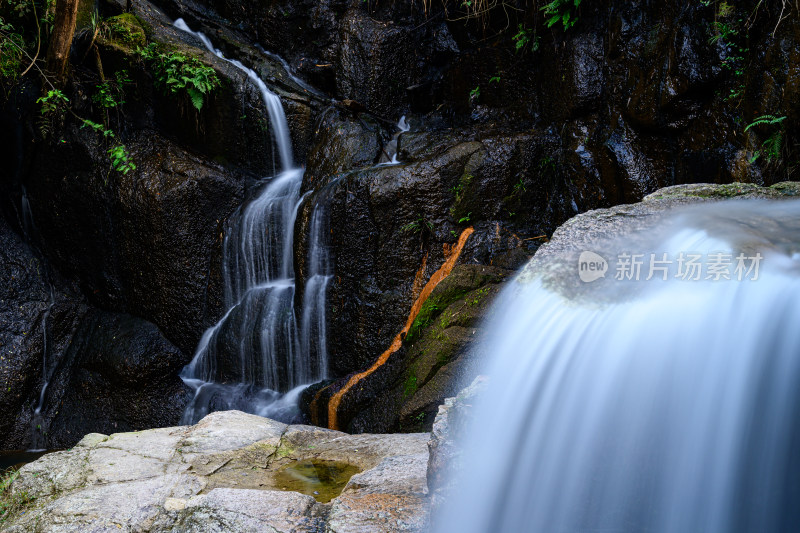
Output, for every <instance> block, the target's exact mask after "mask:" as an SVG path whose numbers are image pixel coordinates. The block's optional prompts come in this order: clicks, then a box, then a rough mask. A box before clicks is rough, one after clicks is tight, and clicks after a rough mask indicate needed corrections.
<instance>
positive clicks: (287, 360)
mask: <svg viewBox="0 0 800 533" xmlns="http://www.w3.org/2000/svg"><path fill="white" fill-rule="evenodd" d="M175 27H176V28H178V29H180V30H182V31H185V32H187V33H189V34H191V35H193V36H195V37H196V38H198V39H199V40H200V41H201V42H202V43H203V44H204V45H205V46H206V48H208V50H209V51H211V52H212V53H214V54H215V55H216V56H217V57H219V58H221V59H223V60H225V61H228V62H229V63H231V64H232V65H234V66H236V67H237V68H238V69H240V70H241V71H242V72H244V73H245V74H247V76H248V78H249V80H250V81H251V82H252V83H253V84H254V85H255V86H256V87H257V88H258V90H259V91H260V93H261V96H262V98H263V101H264V104H265V107H266V109H267V112H268V114H269V119H270V125H271V128H270V129H271V131H272V133H273V140H274V142H275V145H276V147H277V153H278V155H279V157H280V170H279V171H277V172H273V174H274V177H272V178H268V179H266V180H265V184H264V185H262V189H261V191H260V192H259V194H258V195H257V196H256V197H255V198H254V199H253V200H252V201H250V202H249V203H248V204H246V205H245V206H243V207H242V208H241V209H240V212H239V213H238V215H237V216H236V217H235V219H234V221H233V223H232V224H229V226H228V229H227V231H226V234H225V239H224V247H223V277H224V281H225V305H226V308H227V312H226V313H225V315H224V316H223V317H222V318H221V319H220V321H219V322H218V323H217V324H216V325H214V326H213V327H212V328H209V329H208V330H207V331H206V332H205V333H204V335H203V336H202V338H201V340H200V343H199V345H198V347H197V350H196V352H195V356H194V358H193V360H192V361H191V363H189V365H187V366H186V368H184V369H183V372H182V374H181V377H182V378H183V380H184V382H185V383H187V384H188V385H189V386H190V387H191V388H192V389H194V391H195V395H194V398H193V400H192V402H191V403H190V405H189V406H188V407H187V409H186V411H185V413H184V417H183V421H182V423H184V424H191V423H195V422H197V421H198V420H200V419H201V418H202V417H203V416H205V415H206V414H208V413H209V412H211V411H217V410H226V409H239V410H242V411H246V412H250V413H254V414H258V415H261V416H268V417H270V418H275V419H278V420H282V421H286V422H291V421H293V420H294V419H296V417H297V416H298V415H299V410H298V408H297V400H298V398H299V395H300V393H301V392H302V390H303V389H304V388H305V387H306V386H308V385H309V384H311V383H314V382H317V381H319V380H321V379H323V378H325V377H326V375H327V353H326V339H325V297H326V291H327V284H328V281H329V280H330V279H331V272H330V261H329V260H328V258H327V254H328V251H327V247H326V246H325V243H324V238H325V233H326V232H325V231H324V228H323V227H321V225H323V224H325V223H326V222H327V219H326V217H325V216H324V213H322V212H318V211H320V209H321V208H317V209H316V210H315V211H314V213H313V214H312V224H311V235H310V239H309V265H310V277H309V279H308V280H307V281H306V285H305V287H306V288H305V293H304V295H303V299H302V301H303V315H302V317H301V318H302V320H301V321H300V323H299V324H298V320H297V317H296V316H295V310H294V302H295V280H294V263H293V257H294V256H293V252H294V246H293V244H294V229H295V221H296V218H297V213H298V209H299V207H300V204H301V201H302V198H301V197H300V186H301V184H302V179H303V169H302V168H300V167H297V166H295V165H294V162H293V159H292V145H291V139H290V136H289V126H288V124H287V121H286V115H285V113H284V110H283V106H282V105H281V101H280V98H279V97H278V96H277V95H276V94H274V93H273V92H272V91H270V90H269V88H268V87H267V85H266V84H265V83H264V81H263V80H261V78H259V77H258V75H257V74H256V73H255V72H254V71H253V70H252V69H250V68H247V67H245V66H244V65H243V64H242V63H241V62H239V61H237V60H234V59H228V58H225V57H224V56H223V54H222V52H221V51H220V50H218V49H216V48H215V47H214V46H213V44H212V43H211V41H210V40H209V39H208V37H206V36H205V35H203V34H202V33H200V32H195V31H192V30H191V29H190V28H189V26H188V25H187V24H186V22H185V21H184V20H183V19H178V20H176V21H175Z"/></svg>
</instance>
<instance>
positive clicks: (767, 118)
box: [744, 115, 786, 133]
mask: <svg viewBox="0 0 800 533" xmlns="http://www.w3.org/2000/svg"><path fill="white" fill-rule="evenodd" d="M784 120H786V116H785V115H784V116H782V117H777V116H775V115H761V116H760V117H757V118H756V119H755V120H754V121H753V122H751V123H750V124H748V125H747V127H746V128H745V129H744V131H745V133H747V130H749V129H750V128H754V127H756V126H762V125H766V126H774V125H776V124H780V123H781V122H783V121H784Z"/></svg>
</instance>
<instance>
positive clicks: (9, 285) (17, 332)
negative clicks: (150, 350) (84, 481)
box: [0, 217, 86, 449]
mask: <svg viewBox="0 0 800 533" xmlns="http://www.w3.org/2000/svg"><path fill="white" fill-rule="evenodd" d="M49 276H52V273H51V272H50V271H49V269H48V267H47V265H45V264H44V263H43V262H42V260H41V259H40V257H38V256H37V255H35V254H34V253H33V251H32V250H31V249H30V247H29V246H28V245H27V244H25V243H24V241H23V240H22V238H21V237H20V236H18V235H17V234H16V233H14V231H13V230H12V229H11V228H10V227H9V226H8V224H7V223H6V222H5V220H3V218H2V217H0V280H2V283H0V405H2V406H3V408H2V409H0V448H2V449H20V448H26V447H28V445H29V444H30V443H31V431H32V425H31V417H32V415H33V411H34V409H35V407H36V405H37V403H38V400H39V391H40V390H41V386H42V379H41V378H42V364H43V360H44V358H45V352H46V353H47V354H48V356H47V360H48V363H49V364H50V365H51V366H52V365H54V364H55V363H56V362H57V361H58V360H59V359H60V357H61V355H62V354H63V353H64V352H65V351H66V350H67V348H68V347H69V345H70V342H71V341H72V338H73V335H74V333H75V330H76V329H77V327H78V324H79V322H80V320H81V318H82V316H83V315H84V314H85V312H86V305H85V304H83V303H82V302H81V299H80V297H78V296H76V294H75V292H73V291H74V289H72V288H70V287H67V286H63V285H59V286H58V287H57V288H55V287H54V288H53V291H52V294H51V286H50V282H51V281H52V282H53V283H58V280H55V279H54V280H50V279H48V278H49Z"/></svg>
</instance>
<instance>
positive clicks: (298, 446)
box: [4, 411, 428, 533]
mask: <svg viewBox="0 0 800 533" xmlns="http://www.w3.org/2000/svg"><path fill="white" fill-rule="evenodd" d="M427 441H428V435H427V434H405V435H354V436H351V435H346V434H344V433H339V432H334V431H328V430H322V429H319V428H313V427H309V426H295V425H292V426H287V425H285V424H281V423H278V422H275V421H272V420H269V419H266V418H261V417H257V416H254V415H248V414H245V413H241V412H238V411H226V412H220V413H213V414H211V415H208V416H207V417H206V418H204V419H203V420H202V421H200V422H199V423H198V424H197V425H195V426H190V427H173V428H163V429H154V430H148V431H142V432H138V433H118V434H113V435H111V436H106V435H100V434H90V435H87V436H86V437H84V438H83V440H81V442H80V443H79V444H78V445H77V446H75V447H74V448H72V449H70V450H67V451H62V452H55V453H51V454H47V455H45V456H43V457H42V458H40V459H39V460H37V461H35V462H33V463H30V464H28V465H26V466H24V467H23V468H22V469H21V470H20V471H19V474H18V475H17V476H16V477H15V479H14V482H13V484H12V485H11V488H10V493H11V496H12V497H17V498H18V500H20V501H26V502H27V504H26V505H25V506H24V507H23V508H22V509H19V510H18V511H17V512H16V513H15V514H14V515H13V516H12V517H10V519H9V520H7V522H6V523H5V524H4V530H5V531H9V532H25V531H31V532H33V531H36V532H55V531H65V530H69V531H79V530H80V531H116V530H118V529H123V530H128V531H174V532H181V531H225V532H226V533H233V532H245V531H247V532H254V531H298V532H309V533H310V532H320V531H326V532H330V533H333V532H336V533H350V532H353V533H356V532H362V531H385V532H401V531H402V532H411V531H417V532H422V531H426V530H427V525H428V497H427V482H426V469H427V464H428V449H427ZM23 494H24V498H23V497H22V495H23Z"/></svg>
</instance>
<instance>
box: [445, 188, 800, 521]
mask: <svg viewBox="0 0 800 533" xmlns="http://www.w3.org/2000/svg"><path fill="white" fill-rule="evenodd" d="M662 226H663V228H662V229H657V230H653V231H652V232H649V233H648V234H644V235H639V236H638V237H636V238H632V237H630V236H628V237H626V238H625V239H624V240H617V241H610V242H608V243H605V244H602V245H598V249H595V250H590V251H589V252H590V253H593V254H594V253H596V255H597V256H600V258H601V260H606V261H609V262H610V260H611V259H612V258H613V257H614V256H617V257H618V258H623V259H624V261H627V260H628V259H629V258H630V256H632V255H633V254H634V253H637V254H638V253H641V254H643V255H644V257H645V260H647V259H646V258H648V257H650V254H651V253H652V254H654V256H653V257H655V258H656V259H657V260H658V261H663V260H664V259H665V258H666V260H667V261H669V260H670V259H673V260H674V262H673V263H672V264H671V265H667V264H666V262H664V263H660V265H659V266H660V267H661V266H663V267H664V269H665V270H663V271H661V270H659V271H657V273H656V275H654V276H652V277H651V279H650V280H647V279H646V278H647V277H648V276H649V273H650V272H649V270H647V269H646V268H644V267H643V268H642V276H641V277H639V278H638V279H637V277H635V276H630V279H628V276H627V273H625V271H624V270H617V269H614V268H608V269H605V268H603V265H602V264H601V263H600V262H598V264H597V265H596V266H597V268H596V269H595V267H591V268H592V269H594V270H595V271H596V272H597V273H598V274H597V275H594V276H587V279H586V280H584V282H581V281H579V280H578V275H577V274H578V273H579V270H578V268H579V267H578V265H579V261H581V260H579V261H574V262H573V260H572V259H570V260H569V261H566V260H564V261H562V262H559V261H557V260H553V261H550V260H548V259H547V256H546V255H545V256H544V259H542V260H541V261H540V262H539V263H538V265H539V267H537V268H535V269H534V268H533V266H529V267H528V269H526V271H525V272H523V274H521V275H520V277H519V278H518V279H517V280H516V281H515V282H514V283H512V284H511V285H510V286H509V288H508V289H507V290H506V291H505V293H504V294H503V296H502V297H501V298H500V300H499V303H498V304H496V306H495V310H494V313H495V314H494V315H493V317H492V319H491V322H490V324H489V325H488V328H489V335H488V339H487V344H488V345H489V346H491V350H490V352H489V353H491V354H492V360H491V361H490V362H488V363H487V365H486V368H485V372H486V374H487V375H488V376H489V384H488V385H487V388H486V390H485V391H484V392H483V393H482V396H481V398H480V399H479V400H478V402H477V403H476V405H475V411H474V422H473V424H472V425H471V427H470V429H467V430H466V435H465V436H464V443H463V445H464V452H463V453H464V455H463V456H462V457H461V458H460V460H459V464H460V465H463V470H461V471H460V474H459V476H460V477H459V478H457V482H456V483H454V486H455V488H454V492H453V493H452V494H451V495H450V498H449V499H448V500H447V501H445V503H444V504H443V508H442V509H441V512H440V513H439V514H438V516H437V520H436V524H437V529H436V531H438V532H440V533H445V532H455V531H458V532H459V533H477V532H481V533H488V532H514V533H518V532H526V531H530V532H536V533H540V532H551V533H578V532H581V533H583V532H614V533H638V532H648V533H690V532H692V533H693V532H714V533H722V532H725V533H731V532H735V533H738V532H741V533H744V532H756V531H759V532H771V533H776V532H789V531H797V530H798V527H800V506H798V505H797V503H798V498H800V408H798V406H800V333H798V329H797V324H799V323H800V203H798V202H797V201H787V202H782V203H781V202H773V203H767V202H764V203H762V202H757V201H742V202H724V203H719V204H714V205H710V204H706V205H702V206H700V207H699V208H693V209H689V210H687V211H685V212H684V213H683V214H682V215H680V216H679V215H678V214H677V213H676V214H675V216H674V217H670V218H669V219H664V220H662ZM576 253H577V252H576ZM584 253H586V252H584ZM689 253H692V254H693V255H695V256H697V255H700V256H701V257H702V258H703V260H702V262H701V263H700V264H701V267H702V268H703V269H704V270H702V272H703V273H702V275H701V276H700V279H698V280H695V279H694V276H690V277H689V278H688V279H686V278H685V277H684V276H682V274H685V271H683V272H682V268H683V267H685V266H686V263H685V262H684V263H681V262H680V261H679V260H678V259H680V258H681V257H683V258H686V257H687V256H688V254H689ZM681 254H684V255H683V256H681ZM718 254H722V255H718ZM581 255H582V256H583V254H581ZM740 256H741V257H743V258H744V259H746V260H747V259H750V258H753V259H752V260H750V261H748V262H747V263H746V265H745V266H746V267H747V269H746V271H739V270H737V268H738V261H737V258H738V257H740ZM759 256H761V257H763V260H761V261H760V263H756V264H757V265H758V264H760V269H758V268H756V269H755V270H753V269H751V268H750V267H752V266H753V263H754V262H755V261H757V260H758V257H759ZM550 257H551V258H552V257H553V256H550ZM593 257H596V256H593ZM720 257H724V258H726V259H729V260H730V261H731V264H730V265H729V269H728V270H727V275H728V277H729V278H730V279H725V275H723V276H721V277H720V279H716V278H717V276H716V275H715V270H714V268H715V264H717V265H718V264H719V262H718V261H717V259H718V258H720ZM620 264H621V263H620V262H619V261H618V262H617V267H619V265H620ZM626 264H627V263H626ZM581 265H583V263H581ZM645 266H646V263H645ZM625 268H626V269H627V266H626V267H625ZM587 271H588V269H587ZM554 272H555V274H554ZM620 272H623V275H622V276H619V277H622V278H623V279H622V280H620V279H617V277H618V274H619V273H620ZM706 273H708V275H707V274H706ZM742 274H744V276H742ZM664 278H666V280H664ZM709 278H710V279H709ZM740 278H741V279H740ZM581 279H583V277H581ZM586 281H590V283H587V282H586Z"/></svg>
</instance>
